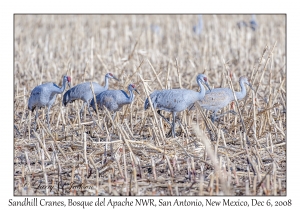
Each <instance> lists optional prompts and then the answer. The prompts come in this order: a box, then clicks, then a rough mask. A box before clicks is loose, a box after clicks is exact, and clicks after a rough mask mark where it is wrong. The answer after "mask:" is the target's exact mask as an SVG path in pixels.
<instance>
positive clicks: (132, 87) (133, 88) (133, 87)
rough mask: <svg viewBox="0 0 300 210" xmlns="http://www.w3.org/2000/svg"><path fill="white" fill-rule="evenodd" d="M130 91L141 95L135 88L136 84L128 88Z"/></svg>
mask: <svg viewBox="0 0 300 210" xmlns="http://www.w3.org/2000/svg"><path fill="white" fill-rule="evenodd" d="M128 90H134V91H135V92H137V93H138V94H140V92H139V91H138V90H137V89H136V88H135V84H130V85H129V86H128Z"/></svg>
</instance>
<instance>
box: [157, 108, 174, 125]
mask: <svg viewBox="0 0 300 210" xmlns="http://www.w3.org/2000/svg"><path fill="white" fill-rule="evenodd" d="M160 112H161V110H157V114H159V115H160V116H161V117H162V118H163V119H164V120H165V121H166V122H167V123H168V124H169V125H170V126H172V124H171V123H170V122H169V120H167V119H166V118H165V117H164V116H163V115H162V114H161V113H160Z"/></svg>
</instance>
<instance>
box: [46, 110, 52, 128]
mask: <svg viewBox="0 0 300 210" xmlns="http://www.w3.org/2000/svg"><path fill="white" fill-rule="evenodd" d="M50 108H51V106H49V107H48V111H47V123H48V128H49V130H50V124H49V111H50Z"/></svg>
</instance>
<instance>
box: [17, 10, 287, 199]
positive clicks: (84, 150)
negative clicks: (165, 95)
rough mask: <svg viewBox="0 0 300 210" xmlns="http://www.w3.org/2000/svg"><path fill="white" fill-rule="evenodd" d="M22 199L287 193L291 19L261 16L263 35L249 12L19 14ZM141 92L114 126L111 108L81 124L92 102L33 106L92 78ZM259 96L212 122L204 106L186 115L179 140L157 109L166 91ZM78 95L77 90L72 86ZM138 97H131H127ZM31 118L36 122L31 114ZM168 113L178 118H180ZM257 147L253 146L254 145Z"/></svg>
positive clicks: (258, 18)
mask: <svg viewBox="0 0 300 210" xmlns="http://www.w3.org/2000/svg"><path fill="white" fill-rule="evenodd" d="M14 19H15V21H14V24H15V25H14V34H15V37H14V111H15V112H14V128H15V129H14V194H15V195H185V196H189V195H286V193H287V190H286V182H287V180H286V16H285V15H256V21H257V23H258V28H257V29H256V30H255V31H253V30H251V28H249V27H243V28H239V27H237V23H238V22H239V21H246V22H247V23H249V21H250V19H251V15H250V14H248V15H203V30H202V33H201V34H200V35H197V34H195V33H194V32H193V26H194V25H196V24H197V21H198V17H197V15H15V17H14ZM108 72H111V73H112V74H114V75H115V76H116V77H117V78H119V79H120V81H115V80H110V84H109V89H123V90H125V91H127V86H128V84H130V83H134V84H136V85H137V89H138V90H139V91H140V93H141V94H140V95H136V96H135V100H134V101H133V103H132V104H131V105H127V106H124V107H123V109H122V110H121V111H119V112H118V114H117V116H116V118H115V119H114V121H113V122H112V121H111V118H110V116H111V114H110V113H108V112H107V111H104V112H100V113H99V114H98V115H97V114H96V113H94V112H93V118H94V120H95V121H96V124H94V123H93V120H92V119H91V117H90V116H89V114H88V112H87V110H85V112H86V115H84V117H83V118H82V119H80V118H79V110H80V107H81V104H82V102H81V101H78V102H74V103H72V104H68V105H67V107H63V106H62V103H61V100H62V98H61V96H60V95H58V97H57V99H56V101H55V103H54V105H53V106H52V108H51V111H50V124H51V130H48V128H47V123H46V117H45V116H46V113H47V111H46V109H41V110H39V112H40V114H39V119H38V128H37V130H36V131H34V130H33V129H34V116H35V111H34V112H33V113H30V112H29V111H28V109H27V105H28V99H29V96H30V92H31V90H32V89H33V88H34V87H35V86H37V85H39V84H42V83H45V82H55V83H56V84H58V85H59V86H61V84H62V76H63V75H69V76H71V78H72V82H71V83H72V86H75V85H76V84H79V83H81V82H84V81H95V82H98V83H99V84H100V85H104V76H105V74H106V73H108ZM199 73H204V74H206V76H207V77H208V82H209V84H210V86H211V88H217V87H230V84H231V82H232V84H233V88H234V90H235V91H239V90H240V87H239V85H238V79H239V77H240V76H247V77H248V79H249V81H250V82H251V84H252V86H253V87H254V91H252V90H251V89H249V88H248V87H247V90H248V92H247V96H246V97H245V98H244V99H243V100H241V101H239V102H238V103H234V104H231V105H228V106H227V107H226V108H224V109H223V110H222V112H225V111H228V110H229V109H234V110H235V111H236V112H237V113H238V114H237V115H233V114H227V115H225V116H224V117H221V118H220V119H219V120H218V121H216V122H214V123H212V122H211V120H210V118H209V117H210V114H211V113H210V112H206V111H205V110H203V109H202V108H199V107H198V106H196V108H195V109H194V110H191V111H184V112H182V113H180V114H178V116H179V118H180V119H181V122H182V125H180V124H177V126H176V131H177V137H176V138H172V137H166V134H167V133H168V132H169V130H170V126H169V125H168V124H167V123H165V122H164V121H163V120H162V119H161V117H160V116H159V115H157V114H156V112H153V110H152V109H149V110H146V111H145V110H144V101H145V99H146V98H147V95H148V94H149V93H151V92H152V91H153V90H156V89H169V88H186V89H193V90H196V91H198V90H199V87H198V85H197V83H196V76H197V75H198V74H199ZM66 89H68V88H66ZM127 92H128V91H127ZM27 114H28V116H27ZM163 114H164V115H165V116H167V117H169V118H171V115H170V113H167V112H163ZM247 139H248V140H249V142H250V144H247V143H246V140H247Z"/></svg>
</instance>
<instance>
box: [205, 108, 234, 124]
mask: <svg viewBox="0 0 300 210" xmlns="http://www.w3.org/2000/svg"><path fill="white" fill-rule="evenodd" d="M216 112H217V111H214V114H213V117H212V119H211V121H212V122H214V121H215V120H216V119H218V118H220V117H222V116H224V115H225V114H228V113H231V114H233V115H236V114H237V113H236V112H235V111H233V110H229V111H227V112H225V113H223V114H219V115H218V116H216Z"/></svg>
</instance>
